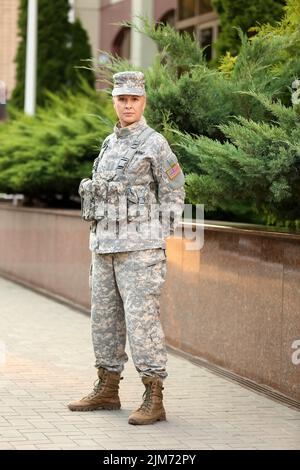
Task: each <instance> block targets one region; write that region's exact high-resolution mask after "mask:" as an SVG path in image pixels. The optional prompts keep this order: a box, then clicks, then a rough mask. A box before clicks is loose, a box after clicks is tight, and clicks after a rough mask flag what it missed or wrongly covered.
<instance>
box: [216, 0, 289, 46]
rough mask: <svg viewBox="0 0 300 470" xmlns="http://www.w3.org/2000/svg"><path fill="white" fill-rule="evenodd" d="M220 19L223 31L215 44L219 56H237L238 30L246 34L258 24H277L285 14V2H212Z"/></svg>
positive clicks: (262, 0)
mask: <svg viewBox="0 0 300 470" xmlns="http://www.w3.org/2000/svg"><path fill="white" fill-rule="evenodd" d="M212 3H213V6H214V8H215V10H216V11H217V12H218V14H219V17H220V26H221V28H220V29H221V31H220V34H219V37H218V40H217V42H216V44H215V47H216V50H217V53H218V55H223V54H225V53H226V52H230V53H231V54H232V55H236V54H237V53H238V51H239V48H240V40H239V35H238V32H237V30H236V28H240V29H241V30H242V31H243V32H244V33H247V32H248V30H249V29H250V28H251V27H253V26H256V25H257V24H263V23H271V24H275V22H276V21H278V20H279V19H280V18H281V16H282V14H283V6H284V5H285V3H286V2H285V0H247V1H245V0H212Z"/></svg>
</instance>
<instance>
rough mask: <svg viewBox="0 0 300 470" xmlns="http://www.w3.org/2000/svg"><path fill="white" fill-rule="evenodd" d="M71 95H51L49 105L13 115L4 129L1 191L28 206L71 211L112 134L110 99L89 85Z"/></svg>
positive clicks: (0, 132) (0, 152)
mask: <svg viewBox="0 0 300 470" xmlns="http://www.w3.org/2000/svg"><path fill="white" fill-rule="evenodd" d="M81 86H82V90H81V92H78V93H76V94H73V93H72V92H71V91H70V89H67V90H66V92H65V94H64V95H57V93H53V92H47V99H48V106H47V107H38V108H37V112H36V115H35V116H34V117H32V116H27V115H26V114H24V113H23V112H22V111H16V110H13V112H14V116H13V119H9V120H7V121H6V122H4V123H3V125H1V126H0V141H1V146H0V192H5V193H22V194H24V196H25V197H26V201H27V203H33V202H38V204H40V203H42V204H44V205H50V206H52V207H53V206H58V205H60V206H62V207H69V206H70V205H71V204H72V200H73V201H74V200H75V201H76V200H77V207H78V202H79V201H78V200H79V197H78V185H79V182H80V180H81V179H82V178H84V177H90V176H91V172H92V165H93V161H94V159H95V158H96V156H97V155H98V154H99V148H100V146H101V143H102V141H103V140H104V138H105V137H106V136H107V135H108V134H109V133H110V132H111V128H112V125H113V122H114V112H113V107H112V103H111V100H107V96H106V94H105V93H103V92H97V91H96V90H94V89H93V88H91V87H90V86H89V85H88V84H87V83H82V85H81Z"/></svg>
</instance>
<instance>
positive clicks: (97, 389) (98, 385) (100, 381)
mask: <svg viewBox="0 0 300 470" xmlns="http://www.w3.org/2000/svg"><path fill="white" fill-rule="evenodd" d="M102 385H103V379H100V378H99V379H97V380H95V382H94V387H93V391H92V392H91V393H89V394H88V395H87V396H86V397H84V398H92V397H94V396H95V395H97V394H98V393H99V392H100V390H101V387H102Z"/></svg>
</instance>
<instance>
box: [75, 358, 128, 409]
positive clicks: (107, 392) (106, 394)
mask: <svg viewBox="0 0 300 470" xmlns="http://www.w3.org/2000/svg"><path fill="white" fill-rule="evenodd" d="M98 377H99V380H97V381H96V382H97V383H96V382H95V386H94V390H93V391H92V393H90V394H89V395H87V396H86V397H83V398H82V399H81V400H79V401H73V402H71V403H69V404H68V407H69V409H70V410H71V411H93V410H119V409H120V408H121V403H120V398H119V393H118V391H119V383H120V380H121V376H120V374H118V373H117V372H114V373H113V372H109V371H107V370H106V369H103V368H102V367H100V368H99V369H98Z"/></svg>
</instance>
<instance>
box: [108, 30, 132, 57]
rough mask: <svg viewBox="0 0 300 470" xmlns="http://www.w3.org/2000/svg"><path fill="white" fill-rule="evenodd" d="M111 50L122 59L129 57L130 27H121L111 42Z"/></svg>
mask: <svg viewBox="0 0 300 470" xmlns="http://www.w3.org/2000/svg"><path fill="white" fill-rule="evenodd" d="M112 52H113V54H115V55H118V56H120V57H122V58H123V59H129V58H130V28H122V29H121V30H120V31H119V32H118V34H117V36H116V38H115V40H114V42H113V50H112Z"/></svg>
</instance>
